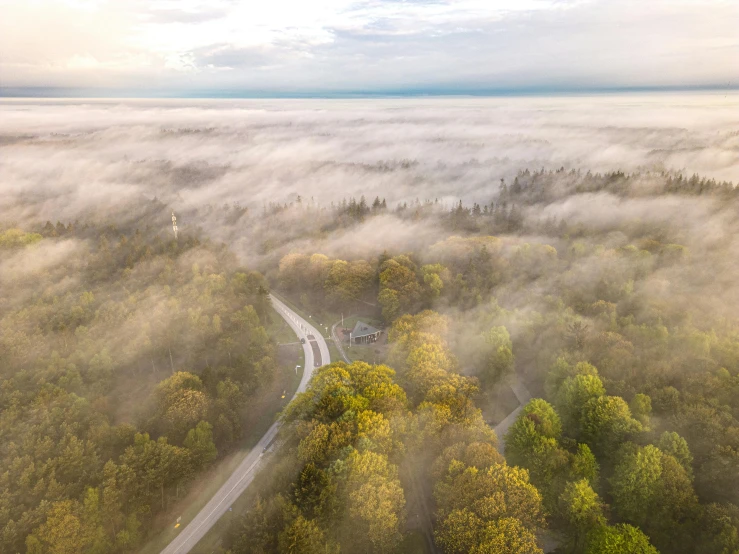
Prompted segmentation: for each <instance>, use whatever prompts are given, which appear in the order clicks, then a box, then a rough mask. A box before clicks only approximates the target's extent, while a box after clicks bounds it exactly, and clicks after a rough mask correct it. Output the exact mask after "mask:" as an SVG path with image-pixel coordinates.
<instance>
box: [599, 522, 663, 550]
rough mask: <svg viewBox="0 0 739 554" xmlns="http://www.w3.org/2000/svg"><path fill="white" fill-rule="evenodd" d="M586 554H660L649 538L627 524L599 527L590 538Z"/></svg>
mask: <svg viewBox="0 0 739 554" xmlns="http://www.w3.org/2000/svg"><path fill="white" fill-rule="evenodd" d="M585 554H659V552H658V550H657V549H656V548H654V547H653V546H652V545H651V544H650V543H649V538H648V537H647V536H646V535H645V534H644V533H642V532H641V531H640V530H639V529H637V528H636V527H633V526H632V525H627V524H619V525H614V526H610V525H608V526H606V525H602V526H599V527H597V528H596V529H595V530H594V531H593V532H592V533H591V534H590V536H589V538H588V545H587V547H586V549H585Z"/></svg>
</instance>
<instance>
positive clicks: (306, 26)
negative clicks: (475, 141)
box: [0, 0, 739, 92]
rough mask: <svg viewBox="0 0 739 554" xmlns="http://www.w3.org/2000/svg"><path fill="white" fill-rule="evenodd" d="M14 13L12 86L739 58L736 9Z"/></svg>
mask: <svg viewBox="0 0 739 554" xmlns="http://www.w3.org/2000/svg"><path fill="white" fill-rule="evenodd" d="M0 10H2V13H3V17H2V19H0V73H2V74H3V85H4V86H6V87H11V86H15V87H19V86H48V85H56V86H75V87H80V86H98V87H99V86H109V87H130V88H143V89H146V88H161V89H170V90H178V89H179V90H182V89H187V90H193V89H209V90H213V89H218V88H231V89H239V90H246V91H248V90H262V91H264V90H272V91H275V92H279V91H287V92H291V91H299V90H309V91H316V90H327V91H330V90H383V89H384V90H387V89H400V88H404V87H419V88H426V89H433V88H435V87H436V88H438V87H440V86H441V87H446V88H450V89H455V88H456V89H469V88H474V87H482V88H506V87H525V86H562V87H568V86H569V87H577V86H591V87H592V86H594V87H597V86H639V85H678V86H679V85H701V84H721V83H731V81H732V79H735V75H736V60H737V59H739V38H737V36H738V35H737V33H736V28H738V27H739V5H737V3H736V2H735V1H733V0H701V1H699V0H670V1H668V0H654V1H650V2H643V1H637V0H559V1H557V0H516V1H514V0H417V1H412V0H407V1H402V0H314V1H311V2H306V1H303V0H270V1H268V2H258V1H256V0H248V1H243V2H235V1H232V0H211V1H208V2H205V1H203V0H185V1H176V2H175V1H170V0H149V1H147V0H120V1H114V0H107V1H105V0H97V1H95V0H88V1H83V0H77V1H70V0H35V1H34V0H0ZM733 84H734V85H736V84H737V83H736V82H734V83H733Z"/></svg>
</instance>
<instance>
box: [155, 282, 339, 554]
mask: <svg viewBox="0 0 739 554" xmlns="http://www.w3.org/2000/svg"><path fill="white" fill-rule="evenodd" d="M270 298H271V299H272V307H273V308H274V309H275V310H276V311H277V313H278V314H280V315H281V316H282V318H283V319H284V320H285V321H287V323H288V325H290V327H291V328H292V330H293V331H294V332H295V334H296V335H297V336H298V339H302V338H305V339H306V341H305V343H304V344H303V352H304V353H305V368H304V369H303V377H302V379H301V380H300V385H298V390H297V391H296V392H295V394H296V395H297V394H298V393H300V392H304V391H305V389H306V387H307V386H308V382H309V381H310V378H311V376H312V374H313V370H314V368H316V367H320V366H321V365H325V364H329V363H331V356H330V354H329V352H328V345H327V344H326V341H325V340H324V338H323V336H322V335H321V332H320V331H318V329H316V328H315V327H313V326H312V325H311V324H310V323H309V322H308V321H306V320H305V319H303V318H302V317H300V316H299V315H298V314H296V313H295V312H293V311H292V310H291V309H290V308H288V307H287V306H286V305H285V304H283V303H282V302H281V301H279V300H278V299H277V298H275V297H274V296H272V295H270ZM308 335H313V336H312V337H311V339H314V340H310V341H309V340H308V338H307V337H308ZM313 345H315V346H317V355H316V356H314V350H316V348H315V347H314V346H313ZM294 398H295V396H293V399H294ZM291 400H292V399H291ZM279 430H280V422H279V421H276V422H274V423H273V424H272V426H271V427H270V428H269V429H268V430H267V432H266V433H265V434H264V436H263V437H262V438H261V439H259V442H258V443H257V444H256V445H255V446H254V448H252V449H251V451H249V453H248V454H247V455H246V457H245V458H244V460H243V461H242V462H241V464H239V467H237V468H236V471H234V472H233V473H232V474H231V477H229V478H228V481H226V482H225V483H224V484H223V486H222V487H221V488H220V489H219V490H218V492H217V493H216V494H215V495H214V496H213V498H211V499H210V500H209V501H208V503H207V504H206V505H205V507H204V508H203V509H202V510H200V512H199V513H198V515H196V516H195V517H194V518H193V519H192V521H190V522H189V523H188V524H187V525H186V526H185V527H183V528H182V531H180V534H179V535H177V537H176V538H175V539H174V540H173V541H172V542H171V543H169V545H168V546H167V547H166V548H165V549H164V550H162V553H161V554H186V553H187V552H190V550H192V549H193V548H194V547H195V545H196V544H197V543H198V541H199V540H200V539H202V538H203V537H204V536H205V534H206V533H207V532H208V531H209V530H210V528H211V527H213V525H215V523H216V522H217V521H218V519H219V518H220V517H221V516H222V515H223V514H224V513H226V512H227V511H228V509H229V508H230V507H231V504H233V503H234V502H235V501H236V499H237V498H238V497H239V496H240V495H241V493H242V492H244V490H246V488H247V487H248V486H249V485H250V484H251V482H252V481H253V480H254V477H255V476H256V474H257V469H258V468H259V466H260V462H261V461H262V454H263V453H264V451H265V450H266V449H267V447H268V446H269V445H270V443H271V442H272V441H273V440H274V438H275V437H276V436H277V432H278V431H279Z"/></svg>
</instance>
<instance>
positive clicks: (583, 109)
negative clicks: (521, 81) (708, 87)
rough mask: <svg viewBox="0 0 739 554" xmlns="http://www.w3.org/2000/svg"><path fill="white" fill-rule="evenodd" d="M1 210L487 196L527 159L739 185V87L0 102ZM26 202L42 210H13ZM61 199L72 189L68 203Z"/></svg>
mask: <svg viewBox="0 0 739 554" xmlns="http://www.w3.org/2000/svg"><path fill="white" fill-rule="evenodd" d="M0 121H2V124H1V126H0V148H1V150H0V193H1V196H2V199H1V200H0V203H1V204H0V209H2V215H3V218H4V219H5V218H12V219H17V220H23V219H24V218H25V217H32V218H33V219H38V218H49V219H59V218H67V219H69V218H72V217H75V216H76V214H77V213H79V212H80V210H83V209H85V208H88V207H91V206H96V205H98V204H99V203H101V202H102V203H106V202H108V201H114V202H115V201H120V199H121V198H123V197H125V196H127V195H130V194H138V193H143V194H146V195H150V196H155V195H157V196H159V198H161V199H163V200H166V201H168V202H171V203H172V204H173V205H174V206H175V207H178V206H179V207H181V208H185V207H186V206H187V205H202V204H206V203H214V204H220V203H222V202H229V203H231V202H240V203H241V204H242V205H244V206H249V207H257V206H261V205H263V204H264V203H268V202H284V201H290V200H294V199H295V198H296V195H301V196H302V197H304V198H306V199H310V198H311V197H313V198H314V199H315V200H316V201H318V202H321V203H329V202H331V201H336V200H338V199H341V198H342V197H348V196H352V195H354V196H359V195H361V194H364V195H366V196H367V197H368V198H369V199H370V200H371V199H372V198H374V196H375V195H379V196H381V197H386V198H387V200H388V202H389V205H390V206H391V207H392V206H394V205H395V203H397V202H398V201H404V200H412V199H415V198H416V197H419V198H421V199H424V198H436V197H438V198H439V199H440V200H445V201H448V202H452V201H456V200H457V199H459V198H462V199H464V200H465V202H472V201H479V202H488V201H489V200H490V198H491V196H493V194H494V192H495V191H496V190H497V186H496V187H493V186H491V185H497V183H498V182H499V180H500V178H501V177H506V178H512V176H513V175H514V174H515V173H516V172H517V171H518V170H519V169H520V168H524V167H528V168H531V169H537V168H541V167H544V168H558V167H560V166H564V167H565V168H582V169H584V170H585V169H590V170H593V171H605V170H613V169H621V170H624V171H634V170H637V169H640V168H641V169H644V168H648V169H662V168H666V169H672V170H683V171H684V172H685V173H687V174H692V173H693V172H697V173H700V174H702V175H704V176H707V177H714V178H716V179H719V180H730V181H737V180H739V94H737V93H730V94H726V93H695V94H650V95H638V96H637V95H612V96H582V97H550V98H444V99H420V100H419V99H415V98H413V99H410V98H409V99H385V100H22V99H5V100H1V101H0ZM19 197H22V198H23V199H24V204H25V205H26V212H28V208H27V206H28V202H29V200H34V199H35V200H36V202H37V209H36V213H20V212H17V211H16V212H14V213H12V214H11V213H9V211H8V209H9V208H10V207H11V206H12V205H14V204H16V200H17V199H18V198H19ZM59 197H61V198H59Z"/></svg>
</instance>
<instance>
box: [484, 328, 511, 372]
mask: <svg viewBox="0 0 739 554" xmlns="http://www.w3.org/2000/svg"><path fill="white" fill-rule="evenodd" d="M484 337H485V343H486V345H487V347H488V348H489V354H488V359H487V362H486V367H485V373H484V375H485V380H486V381H487V382H489V383H495V382H497V381H498V380H500V378H501V377H502V376H504V375H506V374H508V373H510V372H511V371H513V343H512V342H511V336H510V335H509V334H508V329H506V328H505V327H504V326H502V325H499V326H497V327H492V328H491V329H490V330H489V331H488V332H487V333H485V335H484Z"/></svg>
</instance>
